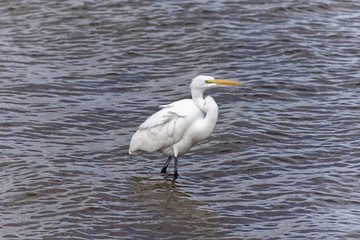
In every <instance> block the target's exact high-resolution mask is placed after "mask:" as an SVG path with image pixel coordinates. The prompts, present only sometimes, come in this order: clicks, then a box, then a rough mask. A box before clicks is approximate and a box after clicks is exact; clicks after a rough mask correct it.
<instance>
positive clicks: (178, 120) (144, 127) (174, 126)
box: [129, 99, 199, 153]
mask: <svg viewBox="0 0 360 240" xmlns="http://www.w3.org/2000/svg"><path fill="white" fill-rule="evenodd" d="M194 106H195V105H194V104H193V102H192V100H190V99H185V100H180V101H177V102H174V103H172V104H169V105H165V106H163V109H161V110H160V111H158V112H156V113H154V114H153V115H151V116H150V117H149V118H148V119H147V120H146V121H145V122H144V123H143V124H141V125H140V127H139V129H138V131H137V132H136V133H135V134H134V136H133V137H132V139H131V143H130V150H129V153H136V152H138V151H147V152H153V151H157V150H159V149H161V148H165V147H169V146H171V145H173V144H175V143H177V142H178V141H180V139H181V138H182V137H183V135H184V133H185V131H186V130H187V128H188V127H189V126H190V125H191V124H192V122H193V120H192V119H193V115H194V110H195V111H199V110H198V108H197V107H196V106H195V109H194Z"/></svg>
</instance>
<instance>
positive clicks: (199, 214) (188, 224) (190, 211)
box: [128, 177, 221, 238]
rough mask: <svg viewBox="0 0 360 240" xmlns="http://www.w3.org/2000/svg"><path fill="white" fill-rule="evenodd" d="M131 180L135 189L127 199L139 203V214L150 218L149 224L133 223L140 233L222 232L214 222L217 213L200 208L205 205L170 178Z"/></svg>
mask: <svg viewBox="0 0 360 240" xmlns="http://www.w3.org/2000/svg"><path fill="white" fill-rule="evenodd" d="M128 181H129V183H130V185H131V186H132V188H133V194H132V195H131V196H129V199H128V201H129V202H132V203H133V204H134V205H135V206H136V208H135V209H136V212H138V214H140V215H146V216H148V217H150V219H148V221H149V222H148V224H149V226H146V227H144V226H143V225H142V224H144V220H140V222H139V223H138V226H136V224H135V225H134V227H135V229H137V231H138V232H137V234H138V235H139V236H141V235H142V234H143V236H152V237H154V238H158V237H206V236H207V237H212V236H219V233H221V229H220V228H219V226H218V225H217V224H215V223H212V222H211V218H212V217H214V214H213V213H211V212H209V211H206V210H201V209H199V207H201V205H203V204H202V203H201V202H198V201H195V200H191V197H190V196H189V195H187V194H186V193H184V192H183V191H182V188H183V187H182V185H181V184H180V183H179V182H176V181H174V180H173V179H172V178H171V177H164V178H158V179H149V178H146V177H130V178H129V179H128ZM151 216H154V218H155V219H157V220H156V221H154V220H153V218H152V217H151ZM136 221H137V220H136V218H135V219H134V222H136ZM152 231H153V232H152Z"/></svg>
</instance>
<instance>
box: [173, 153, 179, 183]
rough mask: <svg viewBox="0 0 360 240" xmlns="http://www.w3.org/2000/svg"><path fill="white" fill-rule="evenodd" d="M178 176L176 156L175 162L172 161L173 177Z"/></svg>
mask: <svg viewBox="0 0 360 240" xmlns="http://www.w3.org/2000/svg"><path fill="white" fill-rule="evenodd" d="M178 176H179V174H178V158H177V157H175V163H174V178H177V177H178Z"/></svg>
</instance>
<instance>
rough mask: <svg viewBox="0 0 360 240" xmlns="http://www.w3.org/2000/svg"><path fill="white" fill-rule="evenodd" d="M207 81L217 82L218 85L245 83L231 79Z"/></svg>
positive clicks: (210, 81)
mask: <svg viewBox="0 0 360 240" xmlns="http://www.w3.org/2000/svg"><path fill="white" fill-rule="evenodd" d="M207 83H216V84H217V85H232V86H233V85H243V84H242V83H239V82H234V81H229V80H217V79H214V80H208V81H207Z"/></svg>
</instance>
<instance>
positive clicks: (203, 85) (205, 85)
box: [190, 75, 243, 90]
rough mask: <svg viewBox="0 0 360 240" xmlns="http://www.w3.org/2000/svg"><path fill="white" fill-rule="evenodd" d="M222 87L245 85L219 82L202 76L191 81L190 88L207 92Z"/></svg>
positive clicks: (226, 81)
mask: <svg viewBox="0 0 360 240" xmlns="http://www.w3.org/2000/svg"><path fill="white" fill-rule="evenodd" d="M221 85H243V84H242V83H238V82H234V81H228V80H217V79H215V78H213V77H211V76H204V75H200V76H197V77H196V78H194V79H193V80H192V81H191V85H190V88H192V89H203V90H206V89H210V88H214V87H217V86H221Z"/></svg>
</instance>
